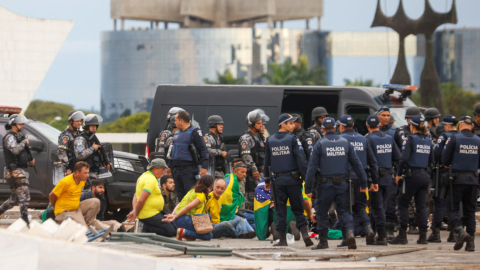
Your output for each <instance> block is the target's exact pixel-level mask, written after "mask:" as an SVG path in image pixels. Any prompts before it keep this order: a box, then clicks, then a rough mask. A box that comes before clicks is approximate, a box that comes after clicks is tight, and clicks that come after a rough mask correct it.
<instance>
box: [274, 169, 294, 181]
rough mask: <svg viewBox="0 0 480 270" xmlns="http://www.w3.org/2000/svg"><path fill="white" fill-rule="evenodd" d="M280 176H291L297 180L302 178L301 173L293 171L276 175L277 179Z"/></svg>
mask: <svg viewBox="0 0 480 270" xmlns="http://www.w3.org/2000/svg"><path fill="white" fill-rule="evenodd" d="M280 176H291V177H293V178H295V179H297V178H299V176H300V171H291V172H279V173H275V177H280Z"/></svg>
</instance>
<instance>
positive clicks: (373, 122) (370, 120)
mask: <svg viewBox="0 0 480 270" xmlns="http://www.w3.org/2000/svg"><path fill="white" fill-rule="evenodd" d="M366 124H367V125H368V126H369V127H370V128H376V127H378V125H380V118H378V116H376V115H370V116H368V117H367V123H366Z"/></svg>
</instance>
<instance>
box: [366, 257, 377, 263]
mask: <svg viewBox="0 0 480 270" xmlns="http://www.w3.org/2000/svg"><path fill="white" fill-rule="evenodd" d="M376 260H377V258H376V257H371V258H368V262H375V261H376Z"/></svg>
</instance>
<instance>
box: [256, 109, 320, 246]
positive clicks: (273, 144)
mask: <svg viewBox="0 0 480 270" xmlns="http://www.w3.org/2000/svg"><path fill="white" fill-rule="evenodd" d="M295 120H296V118H295V117H293V116H291V115H289V114H286V113H284V114H282V115H280V116H279V117H278V125H279V131H278V132H277V133H275V134H273V135H272V136H270V137H268V139H267V142H266V143H265V163H264V168H265V175H267V177H265V184H266V185H265V188H266V189H267V190H269V189H270V182H271V175H273V178H274V180H273V182H274V185H273V189H274V194H275V196H274V200H275V201H274V204H275V208H276V212H277V226H276V229H277V232H278V233H279V236H280V241H279V242H278V243H277V244H275V245H274V246H287V201H288V200H290V205H291V209H292V212H293V214H294V215H295V220H296V226H297V228H298V229H299V230H300V232H301V233H302V237H303V241H304V242H305V246H307V247H308V246H311V245H313V242H312V240H310V237H309V235H308V230H307V226H308V223H307V220H306V219H305V216H304V215H303V210H304V205H303V196H302V183H303V179H305V178H304V177H305V175H306V174H307V158H306V157H305V152H304V151H303V149H302V144H301V143H300V141H299V140H298V139H297V137H296V136H295V135H293V134H292V133H291V132H293V127H294V124H293V122H294V121H295Z"/></svg>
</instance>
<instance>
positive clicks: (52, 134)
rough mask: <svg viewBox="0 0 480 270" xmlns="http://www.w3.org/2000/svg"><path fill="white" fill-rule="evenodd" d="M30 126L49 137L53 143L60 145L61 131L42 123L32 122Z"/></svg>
mask: <svg viewBox="0 0 480 270" xmlns="http://www.w3.org/2000/svg"><path fill="white" fill-rule="evenodd" d="M28 125H29V126H31V127H33V128H34V129H36V130H37V131H38V132H39V133H41V134H42V135H43V136H45V137H47V138H48V139H49V140H50V141H51V142H52V143H54V144H56V145H58V136H60V133H61V132H60V130H58V129H56V128H54V127H52V126H50V125H47V124H45V123H42V122H34V121H30V122H29V123H28Z"/></svg>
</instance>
